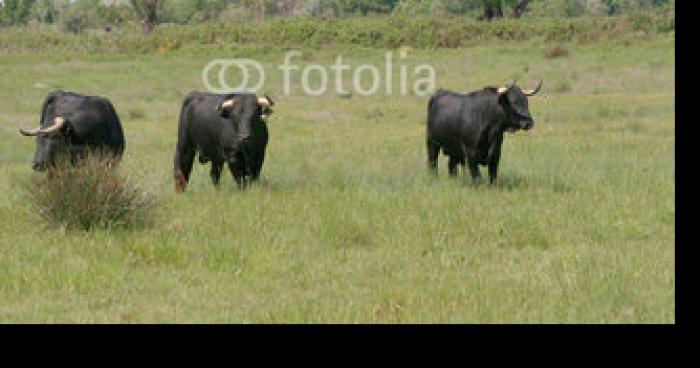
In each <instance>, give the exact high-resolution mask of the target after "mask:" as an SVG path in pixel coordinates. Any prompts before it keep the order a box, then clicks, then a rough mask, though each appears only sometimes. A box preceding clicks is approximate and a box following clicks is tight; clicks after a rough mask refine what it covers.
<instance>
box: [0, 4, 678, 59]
mask: <svg viewBox="0 0 700 368" xmlns="http://www.w3.org/2000/svg"><path fill="white" fill-rule="evenodd" d="M635 14H636V13H635ZM639 14H640V15H624V16H612V17H574V18H530V19H517V20H513V19H503V20H497V21H492V22H480V21H477V20H473V19H464V18H457V17H439V16H420V17H416V16H399V15H393V16H386V15H384V16H369V17H352V18H330V19H318V18H311V17H294V18H291V17H284V18H282V17H280V18H273V19H269V20H265V21H235V22H234V21H227V22H208V23H203V24H192V25H174V24H164V25H160V26H158V27H156V28H155V30H154V32H153V33H152V34H151V35H150V36H149V37H142V35H141V29H140V28H139V27H138V26H137V25H136V24H132V25H130V26H128V27H127V26H124V27H122V31H120V32H117V33H113V34H105V33H104V32H92V33H91V32H86V33H84V34H83V35H81V36H80V37H66V36H65V35H61V34H57V33H56V32H55V31H54V30H53V29H52V28H50V27H43V28H42V27H36V28H33V29H32V30H31V31H30V32H27V31H26V30H23V29H20V28H8V29H6V30H3V32H0V50H3V51H6V52H13V51H15V52H16V51H22V52H27V51H30V52H46V51H55V50H57V49H60V50H61V51H62V52H106V53H152V52H166V51H170V50H176V49H187V48H190V47H191V48H194V49H199V48H201V47H216V48H221V47H231V46H233V45H237V44H247V45H264V46H275V47H322V46H325V45H329V44H337V45H351V44H352V45H359V46H363V47H379V48H395V47H400V46H410V47H416V48H442V47H462V46H464V45H467V44H469V43H472V42H482V41H492V40H506V41H520V40H529V39H543V40H546V41H557V42H569V41H587V42H588V41H596V40H606V39H634V38H635V37H648V36H650V35H653V34H657V33H663V32H669V31H673V30H674V29H675V20H674V15H673V13H672V12H666V13H656V12H654V13H639ZM635 17H638V18H635ZM635 19H636V20H635ZM649 22H651V23H649ZM647 23H648V24H647Z"/></svg>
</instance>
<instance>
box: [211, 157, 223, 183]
mask: <svg viewBox="0 0 700 368" xmlns="http://www.w3.org/2000/svg"><path fill="white" fill-rule="evenodd" d="M223 166H224V163H223V162H220V161H212V162H211V171H210V172H209V175H210V176H211V182H212V184H214V186H215V187H218V186H219V178H221V168H222V167H223Z"/></svg>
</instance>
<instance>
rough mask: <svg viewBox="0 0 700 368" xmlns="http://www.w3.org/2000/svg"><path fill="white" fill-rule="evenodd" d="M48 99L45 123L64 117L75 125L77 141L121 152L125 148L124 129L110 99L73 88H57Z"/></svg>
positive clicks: (44, 111)
mask: <svg viewBox="0 0 700 368" xmlns="http://www.w3.org/2000/svg"><path fill="white" fill-rule="evenodd" d="M47 101H48V103H47V105H46V106H44V108H43V114H44V116H43V117H42V121H43V122H44V124H51V121H52V120H53V118H54V117H57V116H60V117H64V118H66V119H68V120H69V121H70V122H71V124H72V126H73V129H74V136H75V143H82V144H87V145H91V146H106V147H108V148H110V149H112V150H113V151H114V152H115V153H118V154H121V153H122V152H123V150H124V147H125V138H124V131H123V129H122V126H121V121H120V120H119V116H118V115H117V112H116V109H115V108H114V106H113V105H112V103H111V101H110V100H109V99H107V98H104V97H100V96H88V95H81V94H77V93H74V92H62V93H56V92H55V93H54V94H52V96H51V98H50V99H49V100H47Z"/></svg>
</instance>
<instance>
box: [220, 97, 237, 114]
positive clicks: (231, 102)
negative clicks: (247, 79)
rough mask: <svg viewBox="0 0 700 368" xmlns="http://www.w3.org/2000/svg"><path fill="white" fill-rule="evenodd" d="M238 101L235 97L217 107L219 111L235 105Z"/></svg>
mask: <svg viewBox="0 0 700 368" xmlns="http://www.w3.org/2000/svg"><path fill="white" fill-rule="evenodd" d="M234 103H236V101H235V100H234V99H230V100H226V101H224V102H223V103H222V104H221V105H219V106H217V107H216V110H217V111H220V110H223V109H228V108H231V107H233V104H234Z"/></svg>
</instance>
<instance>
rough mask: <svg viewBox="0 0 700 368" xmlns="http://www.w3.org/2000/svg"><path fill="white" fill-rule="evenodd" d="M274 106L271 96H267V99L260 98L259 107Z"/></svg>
mask: <svg viewBox="0 0 700 368" xmlns="http://www.w3.org/2000/svg"><path fill="white" fill-rule="evenodd" d="M274 104H275V102H274V101H272V99H271V98H270V96H267V95H265V97H258V105H260V106H262V107H268V106H273V105H274Z"/></svg>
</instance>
